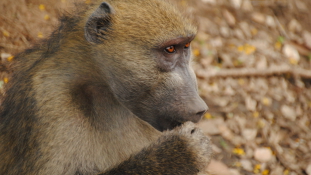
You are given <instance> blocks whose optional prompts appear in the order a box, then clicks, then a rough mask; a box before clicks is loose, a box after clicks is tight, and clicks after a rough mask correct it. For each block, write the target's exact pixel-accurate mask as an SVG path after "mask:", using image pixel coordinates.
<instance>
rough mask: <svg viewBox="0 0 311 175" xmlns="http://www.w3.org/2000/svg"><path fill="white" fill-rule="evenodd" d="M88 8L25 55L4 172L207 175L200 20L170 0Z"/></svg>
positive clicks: (4, 144) (4, 136)
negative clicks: (196, 63) (196, 44)
mask: <svg viewBox="0 0 311 175" xmlns="http://www.w3.org/2000/svg"><path fill="white" fill-rule="evenodd" d="M79 7H80V6H79ZM80 8H81V9H78V11H77V12H75V13H72V14H65V15H64V16H63V17H62V18H61V20H60V21H61V22H60V26H59V28H58V29H56V30H55V31H54V32H53V33H52V34H51V36H50V37H49V38H48V39H46V40H44V41H41V42H39V43H38V44H37V45H35V46H33V47H32V48H30V49H28V50H25V51H24V52H22V53H20V54H19V55H17V57H16V68H15V69H14V70H15V71H14V74H13V77H12V80H11V81H10V82H9V85H8V87H9V88H8V89H7V91H6V94H5V99H4V101H3V103H2V104H1V112H0V157H1V159H0V174H6V175H16V174H23V175H51V174H53V175H58V174H59V175H60V174H61V175H94V174H102V175H122V174H126V175H134V174H135V175H136V174H140V175H142V174H146V175H149V174H150V175H155V174H170V175H178V174H185V175H195V174H198V173H202V172H203V171H204V170H205V168H206V166H207V164H208V163H209V161H210V160H211V155H212V151H211V143H210V140H209V138H208V137H207V136H205V135H204V134H203V133H202V131H201V130H200V129H198V128H197V127H196V126H195V124H194V123H197V122H198V121H199V120H200V119H201V118H202V116H203V115H204V113H205V112H206V111H207V109H208V107H207V105H206V104H205V102H204V101H203V100H202V99H201V98H200V96H199V94H198V87H197V82H196V77H195V74H194V71H193V70H192V68H191V65H190V64H191V49H190V45H191V44H190V43H191V41H192V40H193V39H194V37H195V35H196V32H197V29H196V27H195V25H194V24H192V22H191V20H190V19H188V18H186V17H184V16H183V15H182V14H181V12H180V11H178V10H177V9H176V7H174V6H173V5H172V4H171V3H169V2H166V1H164V0H149V1H145V0H106V1H105V2H102V1H96V2H94V3H93V4H91V5H88V6H86V5H84V6H81V7H80Z"/></svg>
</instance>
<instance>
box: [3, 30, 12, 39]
mask: <svg viewBox="0 0 311 175" xmlns="http://www.w3.org/2000/svg"><path fill="white" fill-rule="evenodd" d="M2 34H3V35H4V36H5V37H9V36H10V33H9V32H8V31H6V30H3V31H2Z"/></svg>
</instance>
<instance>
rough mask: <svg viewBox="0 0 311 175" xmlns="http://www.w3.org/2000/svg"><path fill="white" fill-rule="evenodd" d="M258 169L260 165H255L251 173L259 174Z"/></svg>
mask: <svg viewBox="0 0 311 175" xmlns="http://www.w3.org/2000/svg"><path fill="white" fill-rule="evenodd" d="M260 168H261V165H260V164H256V165H255V167H254V170H253V172H254V173H255V174H258V173H259V172H260Z"/></svg>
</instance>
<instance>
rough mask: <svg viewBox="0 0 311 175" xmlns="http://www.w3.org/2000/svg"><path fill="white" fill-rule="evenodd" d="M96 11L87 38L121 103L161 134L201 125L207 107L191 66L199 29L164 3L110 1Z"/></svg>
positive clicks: (89, 20) (102, 4)
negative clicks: (189, 124) (188, 124)
mask: <svg viewBox="0 0 311 175" xmlns="http://www.w3.org/2000/svg"><path fill="white" fill-rule="evenodd" d="M96 8H97V9H96V10H95V11H94V12H93V13H92V14H90V16H89V18H88V19H87V21H86V26H85V37H86V40H87V41H88V42H90V43H92V44H93V49H94V50H93V52H94V55H96V56H95V58H94V59H95V60H96V62H97V63H98V65H99V66H100V67H101V70H102V73H103V76H104V77H105V78H106V80H107V81H108V84H109V86H110V88H111V90H112V91H113V93H114V94H115V97H116V98H117V99H118V100H119V101H120V103H122V104H123V105H124V106H125V107H127V108H128V109H130V110H131V111H132V112H133V113H134V114H135V115H137V116H138V117H139V118H141V119H143V120H145V121H147V122H148V123H150V124H151V125H152V126H154V127H155V128H156V129H158V130H160V131H163V130H166V129H172V128H174V127H175V126H178V125H180V124H182V123H184V122H186V121H192V122H198V121H199V120H200V119H201V117H202V115H203V114H204V113H205V112H206V110H207V106H206V104H205V102H204V101H203V100H202V99H201V98H200V96H199V95H198V90H197V83H196V77H195V74H194V72H193V70H192V68H191V66H190V62H191V58H190V56H191V50H190V43H191V41H192V40H193V38H194V37H195V35H196V27H194V26H193V25H192V24H191V22H190V21H189V20H188V19H187V18H185V17H183V16H182V15H181V13H180V12H178V11H177V10H176V9H175V8H174V7H172V5H171V4H170V3H167V2H165V1H164V0H148V1H146V0H124V1H122V0H120V1H116V0H111V1H108V2H104V3H101V4H100V5H99V7H98V6H97V7H96Z"/></svg>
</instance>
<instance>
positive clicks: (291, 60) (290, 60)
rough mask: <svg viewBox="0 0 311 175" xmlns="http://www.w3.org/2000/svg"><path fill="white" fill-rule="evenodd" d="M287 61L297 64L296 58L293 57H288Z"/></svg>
mask: <svg viewBox="0 0 311 175" xmlns="http://www.w3.org/2000/svg"><path fill="white" fill-rule="evenodd" d="M289 63H290V64H292V65H297V64H298V60H297V59H294V58H289Z"/></svg>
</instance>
